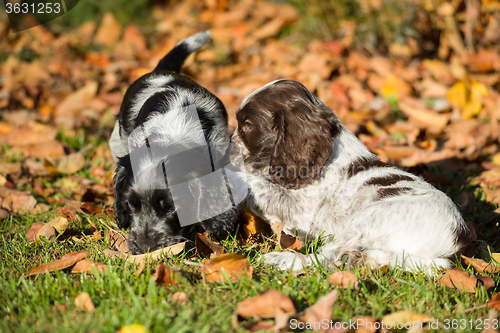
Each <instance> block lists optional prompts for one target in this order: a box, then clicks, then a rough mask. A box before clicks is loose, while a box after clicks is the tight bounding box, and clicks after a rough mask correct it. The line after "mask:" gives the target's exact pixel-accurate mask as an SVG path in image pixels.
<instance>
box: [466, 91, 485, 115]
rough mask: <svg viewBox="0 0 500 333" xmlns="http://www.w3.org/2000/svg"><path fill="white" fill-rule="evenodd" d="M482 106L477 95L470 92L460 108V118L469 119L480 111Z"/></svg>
mask: <svg viewBox="0 0 500 333" xmlns="http://www.w3.org/2000/svg"><path fill="white" fill-rule="evenodd" d="M482 108H483V104H482V103H481V100H480V99H479V97H478V96H477V95H476V94H470V99H469V101H468V102H467V103H466V104H465V106H464V107H463V108H462V118H464V119H471V118H472V117H474V116H475V115H477V114H478V113H479V112H481V109H482Z"/></svg>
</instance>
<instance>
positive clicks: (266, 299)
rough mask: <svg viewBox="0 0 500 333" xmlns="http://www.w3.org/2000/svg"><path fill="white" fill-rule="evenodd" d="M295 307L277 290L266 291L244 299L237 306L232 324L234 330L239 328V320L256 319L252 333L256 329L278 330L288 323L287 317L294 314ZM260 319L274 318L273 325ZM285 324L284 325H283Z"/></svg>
mask: <svg viewBox="0 0 500 333" xmlns="http://www.w3.org/2000/svg"><path fill="white" fill-rule="evenodd" d="M295 311H296V309H295V305H294V304H293V301H292V299H291V298H290V297H288V296H286V295H285V294H283V293H282V292H281V291H279V290H274V289H273V290H266V291H263V292H261V293H260V294H258V295H256V296H254V297H250V298H246V299H244V300H243V301H241V302H239V303H238V305H237V309H236V313H235V314H234V316H233V319H232V324H233V327H234V328H235V329H237V328H238V327H239V320H240V319H244V318H247V317H253V318H254V319H257V321H258V322H257V325H254V326H253V328H252V331H254V330H257V329H271V328H273V327H274V328H275V329H277V330H279V329H280V328H284V327H285V326H286V325H287V323H288V317H289V316H290V315H293V314H294V313H295ZM261 318H274V319H275V323H274V324H272V323H268V322H262V321H261V320H260V319H261ZM285 322H286V324H284V323H285Z"/></svg>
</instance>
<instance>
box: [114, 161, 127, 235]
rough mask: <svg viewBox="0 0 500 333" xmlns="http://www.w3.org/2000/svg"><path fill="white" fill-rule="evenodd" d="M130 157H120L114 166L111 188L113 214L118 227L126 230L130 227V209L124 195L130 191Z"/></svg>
mask: <svg viewBox="0 0 500 333" xmlns="http://www.w3.org/2000/svg"><path fill="white" fill-rule="evenodd" d="M131 168H132V167H131V165H130V156H129V155H126V156H124V157H120V159H119V160H118V163H117V165H116V170H115V176H114V178H113V188H114V191H115V213H116V223H117V224H118V227H120V228H122V229H126V228H128V227H130V213H131V211H130V208H129V206H128V203H127V201H126V193H127V192H128V191H129V190H130V186H131V183H130V174H131Z"/></svg>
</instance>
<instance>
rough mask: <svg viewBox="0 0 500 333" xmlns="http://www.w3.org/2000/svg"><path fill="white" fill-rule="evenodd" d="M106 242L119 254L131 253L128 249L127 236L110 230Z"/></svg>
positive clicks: (107, 232)
mask: <svg viewBox="0 0 500 333" xmlns="http://www.w3.org/2000/svg"><path fill="white" fill-rule="evenodd" d="M106 240H107V241H108V242H109V244H110V245H111V246H112V247H114V248H115V249H116V250H117V251H119V252H122V253H127V252H129V251H130V250H129V248H128V235H127V234H123V233H121V232H118V231H115V230H113V229H110V230H107V231H106Z"/></svg>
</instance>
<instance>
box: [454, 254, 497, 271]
mask: <svg viewBox="0 0 500 333" xmlns="http://www.w3.org/2000/svg"><path fill="white" fill-rule="evenodd" d="M462 259H463V260H464V262H465V264H466V265H470V266H471V267H472V268H474V270H475V271H476V272H478V273H483V272H486V273H494V274H496V273H499V272H500V267H498V266H494V265H493V264H491V263H487V262H486V261H484V260H482V259H474V258H468V257H466V256H464V255H462Z"/></svg>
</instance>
